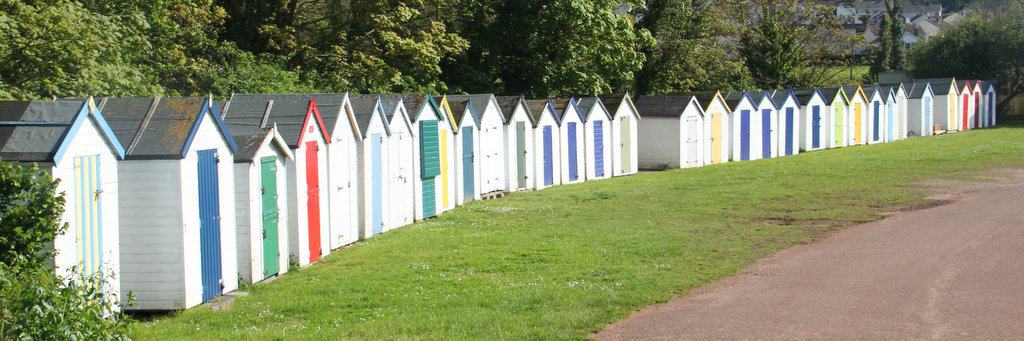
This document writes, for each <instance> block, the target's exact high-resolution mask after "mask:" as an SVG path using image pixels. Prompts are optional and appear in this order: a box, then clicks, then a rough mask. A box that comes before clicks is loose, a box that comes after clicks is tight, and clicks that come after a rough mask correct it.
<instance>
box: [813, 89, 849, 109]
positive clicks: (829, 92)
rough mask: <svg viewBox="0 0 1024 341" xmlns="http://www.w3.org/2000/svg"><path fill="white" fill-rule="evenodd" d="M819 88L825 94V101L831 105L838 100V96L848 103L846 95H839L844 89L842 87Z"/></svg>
mask: <svg viewBox="0 0 1024 341" xmlns="http://www.w3.org/2000/svg"><path fill="white" fill-rule="evenodd" d="M818 90H821V95H822V96H825V102H826V103H828V104H829V105H832V103H834V102H835V101H836V97H839V98H840V99H841V100H843V103H846V98H845V97H844V96H839V91H840V90H842V88H841V87H832V88H820V89H818ZM844 91H845V90H844Z"/></svg>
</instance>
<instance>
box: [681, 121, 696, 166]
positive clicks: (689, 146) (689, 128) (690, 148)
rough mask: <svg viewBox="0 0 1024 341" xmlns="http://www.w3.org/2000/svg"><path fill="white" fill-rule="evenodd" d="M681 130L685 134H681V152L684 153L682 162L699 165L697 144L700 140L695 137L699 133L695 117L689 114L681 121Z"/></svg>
mask: <svg viewBox="0 0 1024 341" xmlns="http://www.w3.org/2000/svg"><path fill="white" fill-rule="evenodd" d="M683 131H684V132H686V135H685V136H683V152H684V154H686V155H685V157H684V159H683V164H684V165H686V166H689V167H693V166H699V165H700V163H699V162H698V160H699V158H698V157H699V155H700V154H699V153H700V152H699V151H698V148H697V145H698V144H699V143H700V140H699V139H698V138H697V137H698V136H699V135H700V124H699V123H698V122H697V118H696V117H693V116H690V117H687V118H686V120H685V121H684V122H683Z"/></svg>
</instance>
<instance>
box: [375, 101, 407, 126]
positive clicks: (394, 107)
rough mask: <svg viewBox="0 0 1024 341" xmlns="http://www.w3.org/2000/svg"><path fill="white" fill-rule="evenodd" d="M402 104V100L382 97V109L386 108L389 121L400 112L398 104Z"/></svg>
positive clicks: (385, 115)
mask: <svg viewBox="0 0 1024 341" xmlns="http://www.w3.org/2000/svg"><path fill="white" fill-rule="evenodd" d="M399 104H402V101H401V100H397V99H384V98H381V99H380V106H381V109H383V110H384V117H386V118H387V120H388V122H391V120H392V119H393V118H394V117H395V113H397V112H398V105H399Z"/></svg>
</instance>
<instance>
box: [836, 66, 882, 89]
mask: <svg viewBox="0 0 1024 341" xmlns="http://www.w3.org/2000/svg"><path fill="white" fill-rule="evenodd" d="M869 71H871V67H870V66H867V65H856V66H854V67H853V77H850V67H849V66H834V67H830V68H828V71H826V72H828V74H829V75H832V80H831V81H830V82H829V84H828V85H826V87H833V86H837V85H859V84H863V83H864V80H863V79H864V75H866V74H867V73H868V72H869Z"/></svg>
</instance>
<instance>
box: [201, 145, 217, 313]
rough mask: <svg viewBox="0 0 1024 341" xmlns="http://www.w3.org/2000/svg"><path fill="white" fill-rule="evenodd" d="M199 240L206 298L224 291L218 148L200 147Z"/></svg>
mask: <svg viewBox="0 0 1024 341" xmlns="http://www.w3.org/2000/svg"><path fill="white" fill-rule="evenodd" d="M198 155H199V157H198V175H199V181H198V184H199V222H200V226H199V244H200V259H201V267H202V283H203V301H204V302H205V301H209V300H211V299H213V298H215V297H217V296H219V295H220V294H221V280H222V278H221V245H220V219H221V217H220V192H219V184H218V176H217V162H218V160H217V157H218V156H217V150H216V149H207V150H200V151H198Z"/></svg>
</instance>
